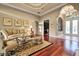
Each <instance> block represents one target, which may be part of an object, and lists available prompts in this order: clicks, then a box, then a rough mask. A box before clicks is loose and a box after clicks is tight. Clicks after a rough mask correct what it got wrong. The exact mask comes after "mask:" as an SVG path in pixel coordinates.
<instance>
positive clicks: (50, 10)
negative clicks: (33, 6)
mask: <svg viewBox="0 0 79 59" xmlns="http://www.w3.org/2000/svg"><path fill="white" fill-rule="evenodd" d="M66 4H67V3H65V4H61V5H59V6H56V7H55V8H52V9H49V10H48V11H46V12H44V13H42V14H41V16H43V15H45V14H48V13H49V12H52V11H54V10H56V9H58V8H60V7H62V6H64V5H66Z"/></svg>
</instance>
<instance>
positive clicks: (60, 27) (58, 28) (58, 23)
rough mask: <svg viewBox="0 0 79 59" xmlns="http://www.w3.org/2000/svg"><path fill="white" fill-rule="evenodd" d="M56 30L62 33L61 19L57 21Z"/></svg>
mask: <svg viewBox="0 0 79 59" xmlns="http://www.w3.org/2000/svg"><path fill="white" fill-rule="evenodd" d="M57 30H58V31H63V20H62V18H61V17H58V19H57Z"/></svg>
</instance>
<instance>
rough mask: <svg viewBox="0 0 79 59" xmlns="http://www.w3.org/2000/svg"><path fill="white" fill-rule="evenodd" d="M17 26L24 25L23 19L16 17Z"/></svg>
mask: <svg viewBox="0 0 79 59" xmlns="http://www.w3.org/2000/svg"><path fill="white" fill-rule="evenodd" d="M14 22H15V26H22V20H21V19H15V20H14Z"/></svg>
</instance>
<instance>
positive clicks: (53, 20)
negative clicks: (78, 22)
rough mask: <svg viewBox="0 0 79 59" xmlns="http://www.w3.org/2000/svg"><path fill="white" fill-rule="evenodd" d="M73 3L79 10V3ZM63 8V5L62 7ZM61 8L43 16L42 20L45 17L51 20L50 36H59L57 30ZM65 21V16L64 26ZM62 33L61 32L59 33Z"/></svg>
mask: <svg viewBox="0 0 79 59" xmlns="http://www.w3.org/2000/svg"><path fill="white" fill-rule="evenodd" d="M71 5H73V6H74V8H75V9H77V10H78V11H79V4H76V3H75V4H72V3H71ZM61 8H62V7H61ZM61 8H59V9H57V10H55V11H52V12H51V13H48V14H46V15H44V16H42V17H41V20H45V19H48V18H49V20H50V25H49V26H50V29H49V32H50V33H49V34H50V36H52V37H53V36H57V35H58V31H57V17H58V16H59V14H60V11H61ZM64 21H65V19H64V18H63V26H64ZM62 34H63V31H62V32H61V35H62ZM59 35H60V33H59Z"/></svg>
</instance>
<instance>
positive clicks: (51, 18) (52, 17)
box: [41, 9, 60, 36]
mask: <svg viewBox="0 0 79 59" xmlns="http://www.w3.org/2000/svg"><path fill="white" fill-rule="evenodd" d="M59 13H60V9H57V10H55V11H53V12H51V13H49V14H47V15H44V16H42V17H41V20H46V19H49V22H50V25H49V26H50V29H49V34H50V36H56V33H57V29H56V28H57V17H58V15H59Z"/></svg>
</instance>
